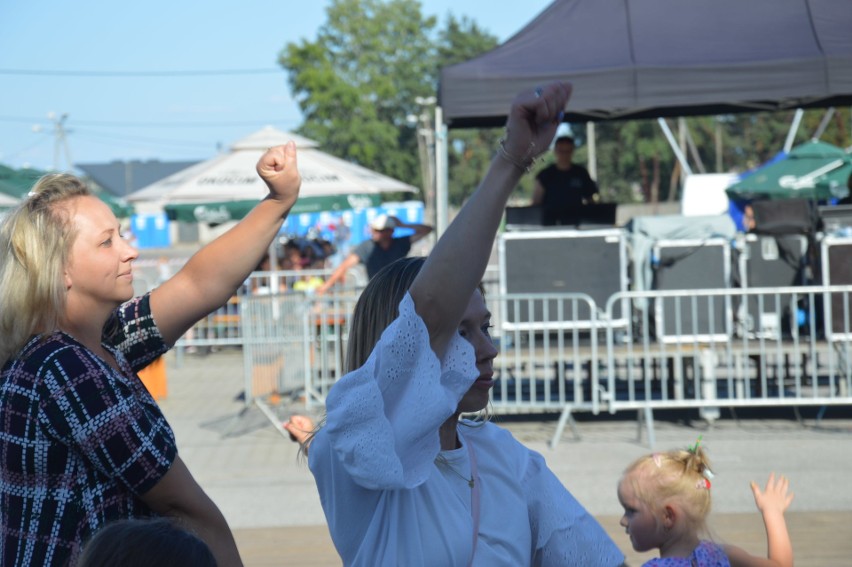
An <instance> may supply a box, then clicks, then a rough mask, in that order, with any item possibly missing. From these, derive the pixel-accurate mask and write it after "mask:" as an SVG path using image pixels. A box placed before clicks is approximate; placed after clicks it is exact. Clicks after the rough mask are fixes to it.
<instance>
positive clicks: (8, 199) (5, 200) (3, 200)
mask: <svg viewBox="0 0 852 567" xmlns="http://www.w3.org/2000/svg"><path fill="white" fill-rule="evenodd" d="M18 203H19V201H18V199H16V198H15V197H12V196H11V195H7V194H5V193H0V210H2V209H11V208H12V207H14V206H15V205H17V204H18Z"/></svg>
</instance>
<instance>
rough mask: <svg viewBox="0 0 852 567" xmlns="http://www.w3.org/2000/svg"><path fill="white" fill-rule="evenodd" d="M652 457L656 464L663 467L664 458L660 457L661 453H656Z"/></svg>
mask: <svg viewBox="0 0 852 567" xmlns="http://www.w3.org/2000/svg"><path fill="white" fill-rule="evenodd" d="M651 459H653V460H654V464H655V465H657V468H658V469H659V468H661V467H662V466H663V459H662V457H660V454H659V453H654V454H653V455H651Z"/></svg>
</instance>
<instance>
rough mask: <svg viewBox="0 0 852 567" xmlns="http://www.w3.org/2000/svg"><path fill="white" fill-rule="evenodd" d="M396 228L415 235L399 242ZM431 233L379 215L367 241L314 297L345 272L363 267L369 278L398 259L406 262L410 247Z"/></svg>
mask: <svg viewBox="0 0 852 567" xmlns="http://www.w3.org/2000/svg"><path fill="white" fill-rule="evenodd" d="M396 228H408V229H411V230H413V231H414V234H412V235H410V236H403V237H399V238H394V237H393V231H394V229H396ZM430 232H432V227H431V226H429V225H426V224H416V223H404V222H402V221H401V220H399V219H398V218H397V217H393V216H389V215H379V216H377V217H376V218H374V219H373V220H372V221H371V222H370V233H371V237H370V240H365V241H364V242H362V243H361V244H359V245H358V246H357V247H355V250H354V251H353V252H352V253H351V254H349V255H348V256H347V257H346V258H345V259H344V260H343V261H342V262H341V263H340V265H339V266H337V268H336V269H335V270H334V272H332V274H331V276H329V278H328V279H327V280H326V281H325V283H323V284H322V285H321V286H320V287H318V288H317V291H316V293H317V294H319V295H322V294H323V293H325V292H326V291H328V290H329V289H330V288H331V286H333V285H334V284H336V283H337V282H338V281H340V280H342V279H343V278H344V277H345V276H346V272H348V271H349V270H351V269H352V268H354V267H355V266H357V265H358V264H359V263H362V264H364V267H365V268H367V277H368V278H372V277H373V276H374V275H376V274H377V273H378V272H379V270H381V269H382V268H384V267H385V266H387V265H388V264H390V263H391V262H394V261H396V260H399V259H400V258H405V256H406V255H408V251H409V250H411V245H412V244H414V243H415V242H417V241H418V240H420V239H421V238H423V237H424V236H426V235H427V234H429V233H430Z"/></svg>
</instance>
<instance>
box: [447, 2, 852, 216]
mask: <svg viewBox="0 0 852 567" xmlns="http://www.w3.org/2000/svg"><path fill="white" fill-rule="evenodd" d="M850 30H852V3H850V0H689V1H684V0H556V1H555V2H553V4H551V5H550V6H549V7H548V8H546V9H545V10H544V11H543V12H542V13H541V14H539V15H538V17H536V18H535V19H534V20H533V21H532V22H530V23H529V24H528V25H527V26H526V27H524V28H523V29H521V30H520V31H519V32H518V33H517V34H515V35H514V36H512V37H511V38H509V39H508V40H507V41H506V42H504V43H503V44H501V45H499V46H498V47H496V48H494V49H493V50H491V51H489V52H487V53H485V54H483V55H481V56H479V57H476V58H474V59H471V60H469V61H465V62H462V63H459V64H456V65H452V66H449V67H445V68H443V69H442V70H441V76H440V85H439V88H438V107H437V108H436V124H437V127H438V129H439V132H438V135H437V136H436V138H435V139H436V148H435V150H436V151H435V153H436V160H437V164H436V182H437V187H436V196H437V200H438V202H437V205H436V210H437V216H438V218H437V228H438V232H439V233H440V232H443V230H444V229H445V228H446V226H447V223H448V213H447V208H448V206H447V179H446V175H447V163H446V156H447V148H446V143H447V136H446V131H445V130H446V128H466V127H468V128H469V127H496V126H502V125H503V124H505V121H506V111H507V110H508V108H509V104H510V102H511V100H512V99H513V97H514V96H515V95H516V94H517V93H518V92H520V91H521V90H523V89H525V88H530V87H532V86H534V85H541V84H545V83H548V82H552V81H556V80H567V81H571V83H572V84H573V85H574V93H573V95H572V97H571V102H570V103H569V104H568V108H567V109H566V116H565V121H566V122H589V121H601V120H617V119H640V118H661V117H667V116H695V115H707V114H726V113H735V112H757V111H776V110H784V109H793V108H811V107H814V108H815V107H830V106H840V105H847V104H852V32H850ZM661 125H664V124H661ZM664 130H665V129H664ZM670 142H671V140H670ZM675 149H676V148H675Z"/></svg>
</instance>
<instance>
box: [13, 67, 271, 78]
mask: <svg viewBox="0 0 852 567" xmlns="http://www.w3.org/2000/svg"><path fill="white" fill-rule="evenodd" d="M281 72H283V69H276V68H266V69H210V70H175V71H80V70H74V71H71V70H62V69H0V75H29V76H32V75H36V76H46V77H50V76H53V77H204V76H217V75H219V76H223V75H229V76H232V75H269V74H272V73H281Z"/></svg>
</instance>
